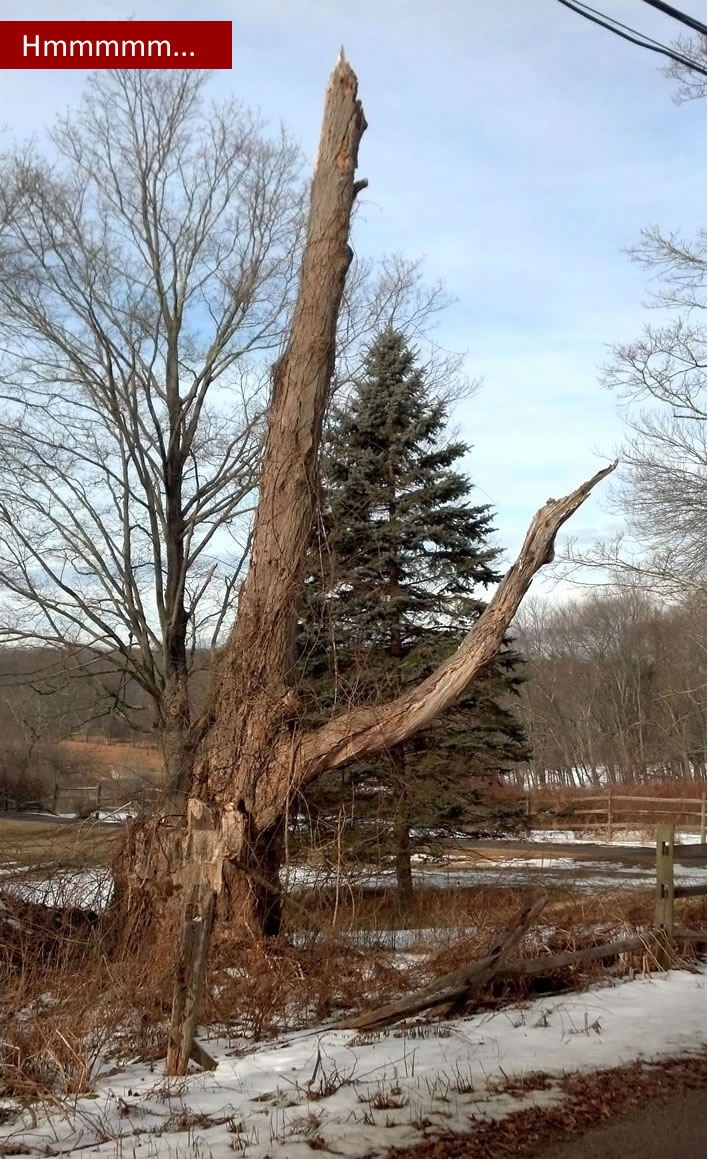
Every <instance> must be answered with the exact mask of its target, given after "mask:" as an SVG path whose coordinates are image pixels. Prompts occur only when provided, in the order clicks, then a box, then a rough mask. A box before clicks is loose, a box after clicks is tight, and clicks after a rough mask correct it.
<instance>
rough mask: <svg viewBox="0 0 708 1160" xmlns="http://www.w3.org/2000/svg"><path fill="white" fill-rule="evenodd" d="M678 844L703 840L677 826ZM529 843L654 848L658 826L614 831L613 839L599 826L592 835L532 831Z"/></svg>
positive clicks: (528, 839) (695, 842) (578, 832)
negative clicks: (598, 844) (646, 828)
mask: <svg viewBox="0 0 708 1160" xmlns="http://www.w3.org/2000/svg"><path fill="white" fill-rule="evenodd" d="M674 829H675V833H676V842H677V843H680V844H681V845H682V846H689V845H694V844H696V845H697V844H698V843H699V842H700V840H701V836H700V834H699V833H698V832H697V831H696V830H684V829H682V828H681V827H680V826H675V827H674ZM524 840H526V841H529V842H558V843H576V844H577V845H594V844H596V843H598V842H600V843H601V844H602V845H603V846H605V845H612V846H652V845H653V844H654V842H655V841H656V826H654V827H652V828H650V829H648V830H620V829H617V828H616V827H614V828H613V830H612V838H611V839H610V838H608V837H607V832H606V830H605V828H604V827H602V826H598V829H597V833H595V834H591V833H589V831H588V830H530V831H529V833H528V835H526V837H525V839H524Z"/></svg>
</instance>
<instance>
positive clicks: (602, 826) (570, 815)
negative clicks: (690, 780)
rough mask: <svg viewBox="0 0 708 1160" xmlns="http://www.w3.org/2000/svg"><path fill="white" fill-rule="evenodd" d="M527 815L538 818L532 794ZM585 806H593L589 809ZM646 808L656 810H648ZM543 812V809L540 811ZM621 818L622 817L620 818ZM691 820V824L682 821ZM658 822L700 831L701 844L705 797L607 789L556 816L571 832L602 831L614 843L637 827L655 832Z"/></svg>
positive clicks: (556, 821) (569, 804)
mask: <svg viewBox="0 0 708 1160" xmlns="http://www.w3.org/2000/svg"><path fill="white" fill-rule="evenodd" d="M526 801H527V812H528V814H529V815H531V816H533V815H534V814H538V812H539V806H540V803H539V802H538V799H536V806H535V808H534V797H533V795H531V794H529V795H528V797H527V799H526ZM586 803H592V804H590V805H588V804H586ZM647 805H649V806H650V807H653V808H646V807H647ZM541 809H542V807H541ZM620 815H622V816H620ZM578 816H579V817H590V816H591V817H594V818H595V820H594V821H583V822H578V821H576V817H578ZM684 818H689V819H690V820H689V821H683V820H682V819H684ZM659 819H661V823H662V824H663V822H664V819H668V822H669V823H670V824H672V825H673V826H674V828H675V829H676V830H684V831H688V832H691V833H692V832H695V831H698V832H699V833H700V838H701V841H702V842H705V840H706V793H705V791H704V792H703V793H702V795H701V796H700V797H695V798H673V797H652V796H649V795H641V796H640V795H639V794H623V793H617V791H616V790H614V789H611V788H610V789H608V790H607V792H606V793H604V794H593V795H592V796H588V797H585V796H584V797H583V798H582V800H577V801H570V802H567V803H566V802H564V803H563V805H562V807H561V808H560V809H559V810H556V811H555V812H554V815H553V824H554V825H556V826H562V825H567V827H568V828H569V829H572V830H602V831H603V832H604V833H605V834H606V835H607V838H608V839H609V840H610V841H612V836H613V834H614V833H616V832H617V831H618V830H619V829H627V827H628V826H632V825H636V826H638V827H639V828H641V827H642V826H644V827H647V828H649V827H651V828H652V829H653V828H654V826H655V825H657V824H658V822H659Z"/></svg>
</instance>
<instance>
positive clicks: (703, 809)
mask: <svg viewBox="0 0 708 1160" xmlns="http://www.w3.org/2000/svg"><path fill="white" fill-rule="evenodd" d="M705 840H706V795H705V793H704V794H703V796H702V798H701V841H702V842H705Z"/></svg>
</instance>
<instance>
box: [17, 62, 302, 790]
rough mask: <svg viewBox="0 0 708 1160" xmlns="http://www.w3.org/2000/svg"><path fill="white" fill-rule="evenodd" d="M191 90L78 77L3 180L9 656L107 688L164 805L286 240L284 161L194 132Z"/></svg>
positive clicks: (152, 75)
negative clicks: (13, 647) (158, 779)
mask: <svg viewBox="0 0 708 1160" xmlns="http://www.w3.org/2000/svg"><path fill="white" fill-rule="evenodd" d="M205 80H206V76H205V75H204V74H202V73H199V72H188V71H185V72H170V71H166V72H158V71H154V72H141V71H134V70H111V71H110V72H104V73H99V74H95V75H94V76H93V77H92V78H91V79H90V80H89V82H88V91H87V93H86V96H85V98H84V101H83V103H82V105H81V107H80V109H79V111H78V112H77V113H76V115H69V114H67V115H66V116H65V117H63V118H60V119H59V121H58V122H57V124H56V126H55V128H54V131H53V133H52V140H53V143H54V147H55V150H56V153H57V156H58V160H57V162H56V163H55V164H54V165H51V166H50V165H48V164H47V163H44V162H42V161H40V160H38V159H36V158H33V157H31V156H29V155H27V154H26V153H25V154H24V155H22V156H17V157H15V159H14V162H12V163H8V166H9V168H10V169H11V173H12V177H13V179H14V180H13V181H11V182H10V185H9V189H10V191H11V193H10V196H11V197H12V201H11V202H10V201H9V200H5V202H4V215H3V216H4V220H5V228H4V231H3V234H4V249H5V250H6V251H7V252H8V253H9V254H10V256H11V257H10V261H9V262H7V263H6V266H5V270H4V275H3V278H2V282H1V283H0V302H1V304H2V310H3V317H4V327H3V332H4V333H3V337H4V352H3V354H4V369H3V383H2V396H3V399H4V408H3V413H2V416H1V420H0V438H2V442H3V449H4V462H3V467H2V473H1V475H0V541H1V544H2V549H1V557H2V562H1V563H0V585H1V586H2V589H3V590H4V593H5V600H4V605H5V609H7V614H6V615H4V616H3V620H4V622H5V623H4V632H3V636H4V639H5V640H11V641H12V642H14V643H20V642H22V641H30V642H35V641H37V640H40V641H42V642H44V643H46V644H53V645H56V646H59V647H62V646H64V645H65V644H66V643H67V642H75V643H77V644H78V643H80V644H81V645H82V646H83V648H84V649H86V648H88V649H91V650H93V651H94V652H95V653H96V654H100V655H101V656H102V657H103V658H104V659H105V660H106V662H107V663H110V662H113V663H114V664H115V665H118V666H122V667H124V668H125V670H126V671H127V672H128V673H129V674H130V675H131V676H132V677H134V678H135V679H136V680H137V681H138V682H139V684H140V685H142V686H143V688H145V689H146V690H147V691H148V693H149V694H150V695H151V697H152V699H153V702H154V705H155V708H156V714H157V722H156V724H157V725H158V727H159V729H160V731H161V734H162V737H163V741H164V750H165V758H166V763H167V769H168V774H169V779H170V782H171V784H172V786H173V787H176V788H180V787H183V786H184V785H185V784H186V780H187V778H188V776H189V771H190V769H191V752H192V751H193V747H194V744H195V742H196V739H197V737H198V735H199V729H200V725H199V723H198V722H194V721H193V720H191V717H190V706H189V697H188V692H187V679H188V652H189V648H190V640H189V631H190V627H191V634H192V647H193V646H194V643H195V642H196V639H197V638H198V637H201V639H202V640H204V639H205V637H206V636H207V633H208V632H209V631H211V633H212V634H214V633H215V632H216V631H217V630H218V627H219V623H220V615H221V610H222V609H223V606H224V600H223V592H224V590H225V592H226V595H227V596H228V594H229V593H230V592H231V590H232V589H233V585H234V583H235V577H236V576H237V574H238V557H239V554H241V555H243V553H244V552H245V531H244V527H243V524H242V522H240V521H239V517H240V516H241V515H242V513H243V512H244V510H245V509H246V508H247V507H248V506H249V496H250V494H251V492H252V489H253V484H254V473H255V468H256V465H257V461H258V454H259V442H260V431H259V427H258V425H259V419H260V416H261V414H262V406H263V399H262V381H261V376H260V373H259V370H258V364H257V362H256V361H255V359H256V356H257V355H258V354H259V353H260V352H264V351H266V352H267V351H273V350H274V349H277V346H278V344H279V342H280V337H281V334H282V329H283V325H284V322H285V318H286V316H287V311H288V307H289V303H290V299H291V292H292V288H293V284H294V272H295V269H296V258H297V253H298V250H299V241H300V231H301V221H302V189H301V183H300V180H299V166H300V158H299V154H298V151H297V149H296V148H295V146H294V145H293V144H292V143H291V142H290V141H289V140H288V138H287V137H286V136H285V134H281V135H280V136H279V137H277V138H276V139H275V140H273V141H271V140H268V139H267V138H266V137H265V136H264V135H263V132H262V127H261V125H260V124H259V123H258V121H257V120H256V119H255V118H254V117H253V115H252V114H251V113H250V112H249V111H248V110H247V109H245V108H243V107H240V106H238V105H237V104H235V103H234V102H228V103H226V104H224V105H223V106H221V107H218V108H214V109H210V110H209V111H208V112H207V111H206V110H205V109H204V107H203V103H202V90H203V87H204V83H205ZM18 191H19V193H18ZM232 539H235V540H236V543H237V547H236V552H235V553H234V552H233V551H232V544H231V541H232ZM223 557H226V559H225V560H224V559H222V558H223ZM219 586H221V588H222V592H220V593H219V594H218V598H217V597H216V591H217V589H218V587H219ZM4 611H5V610H4Z"/></svg>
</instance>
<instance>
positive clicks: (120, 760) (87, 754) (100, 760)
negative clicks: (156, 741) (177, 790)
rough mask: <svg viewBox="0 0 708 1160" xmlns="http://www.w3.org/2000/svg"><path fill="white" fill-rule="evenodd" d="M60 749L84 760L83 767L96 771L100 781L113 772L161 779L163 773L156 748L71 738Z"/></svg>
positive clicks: (161, 762) (159, 755) (162, 764)
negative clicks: (89, 767)
mask: <svg viewBox="0 0 708 1160" xmlns="http://www.w3.org/2000/svg"><path fill="white" fill-rule="evenodd" d="M59 748H60V749H61V750H62V751H63V752H64V753H66V754H68V755H70V756H71V757H75V758H79V759H81V761H82V763H83V764H84V765H90V766H91V768H95V769H96V771H97V773H98V776H99V777H105V776H106V775H107V773H109V772H110V770H112V769H125V770H128V771H129V772H130V773H135V774H141V775H147V774H153V775H156V776H161V775H162V773H163V769H164V763H163V758H162V754H161V753H160V750H159V749H157V748H155V747H154V746H147V745H129V744H127V743H126V742H109V741H96V740H94V739H89V740H87V741H80V740H79V739H78V738H70V739H68V740H66V741H61V742H59Z"/></svg>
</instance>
